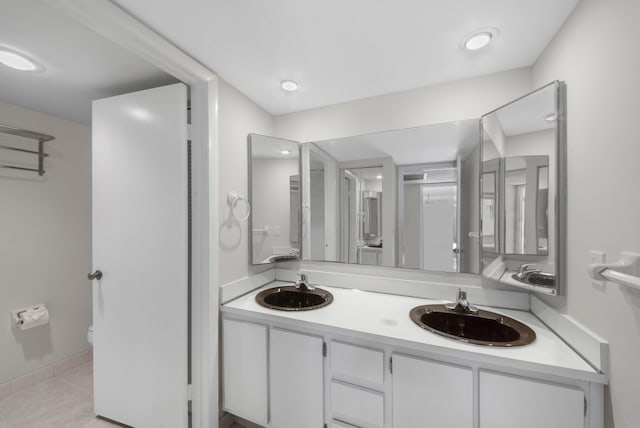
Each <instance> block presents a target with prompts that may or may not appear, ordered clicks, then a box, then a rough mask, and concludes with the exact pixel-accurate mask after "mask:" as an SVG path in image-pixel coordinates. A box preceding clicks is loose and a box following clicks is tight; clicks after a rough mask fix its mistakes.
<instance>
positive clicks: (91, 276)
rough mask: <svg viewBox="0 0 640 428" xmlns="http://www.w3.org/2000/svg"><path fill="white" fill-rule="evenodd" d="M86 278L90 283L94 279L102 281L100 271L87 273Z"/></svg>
mask: <svg viewBox="0 0 640 428" xmlns="http://www.w3.org/2000/svg"><path fill="white" fill-rule="evenodd" d="M87 278H89V279H90V280H91V281H93V280H94V279H97V280H101V279H102V271H101V270H96V271H95V272H93V273H89V274H88V275H87Z"/></svg>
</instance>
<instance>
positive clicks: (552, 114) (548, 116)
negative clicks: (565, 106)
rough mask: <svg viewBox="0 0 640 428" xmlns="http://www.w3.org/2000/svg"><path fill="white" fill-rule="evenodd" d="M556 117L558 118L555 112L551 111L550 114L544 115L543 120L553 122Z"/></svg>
mask: <svg viewBox="0 0 640 428" xmlns="http://www.w3.org/2000/svg"><path fill="white" fill-rule="evenodd" d="M557 118H558V117H557V116H556V114H555V113H551V114H548V115H546V116H545V117H544V120H546V121H547V122H555V120H556V119H557Z"/></svg>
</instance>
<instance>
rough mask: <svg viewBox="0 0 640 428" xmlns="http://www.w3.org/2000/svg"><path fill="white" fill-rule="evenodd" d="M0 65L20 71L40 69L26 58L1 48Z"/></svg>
mask: <svg viewBox="0 0 640 428" xmlns="http://www.w3.org/2000/svg"><path fill="white" fill-rule="evenodd" d="M0 63H1V64H4V65H6V66H7V67H11V68H13V69H14V70H20V71H37V70H40V69H41V68H42V67H41V66H40V65H38V64H37V63H36V62H34V61H33V60H31V59H29V58H27V57H26V56H24V55H21V54H19V53H17V52H14V51H11V50H8V49H7V48H3V47H0Z"/></svg>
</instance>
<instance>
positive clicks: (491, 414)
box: [479, 370, 586, 428]
mask: <svg viewBox="0 0 640 428" xmlns="http://www.w3.org/2000/svg"><path fill="white" fill-rule="evenodd" d="M479 377H480V382H479V383H480V388H479V389H480V391H479V396H480V428H513V427H518V428H539V427H545V428H583V427H584V426H585V406H586V399H585V394H584V392H583V391H582V390H581V389H579V388H575V387H571V386H566V385H559V384H553V383H547V382H542V381H538V380H535V379H527V378H522V377H518V376H510V375H505V374H501V373H493V372H488V371H482V370H481V371H480V376H479Z"/></svg>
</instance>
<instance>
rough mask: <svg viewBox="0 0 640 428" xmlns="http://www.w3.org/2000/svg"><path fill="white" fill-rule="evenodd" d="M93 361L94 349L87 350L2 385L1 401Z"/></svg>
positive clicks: (0, 389)
mask: <svg viewBox="0 0 640 428" xmlns="http://www.w3.org/2000/svg"><path fill="white" fill-rule="evenodd" d="M89 361H93V348H90V349H85V350H84V351H82V352H79V353H77V354H74V355H72V356H70V357H67V358H65V359H63V360H60V361H58V362H56V363H53V364H50V365H48V366H45V367H42V368H40V369H38V370H35V371H33V372H31V373H27V374H25V375H22V376H19V377H17V378H14V379H11V380H9V381H7V382H4V383H0V399H3V398H5V397H8V396H9V395H11V394H15V393H16V392H18V391H22V390H23V389H25V388H28V387H30V386H33V385H36V384H39V383H41V382H44V381H45V380H48V379H51V378H53V377H56V376H59V375H61V374H62V373H64V372H66V371H67V370H70V369H72V368H74V367H78V366H81V365H82V364H84V363H87V362H89Z"/></svg>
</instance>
